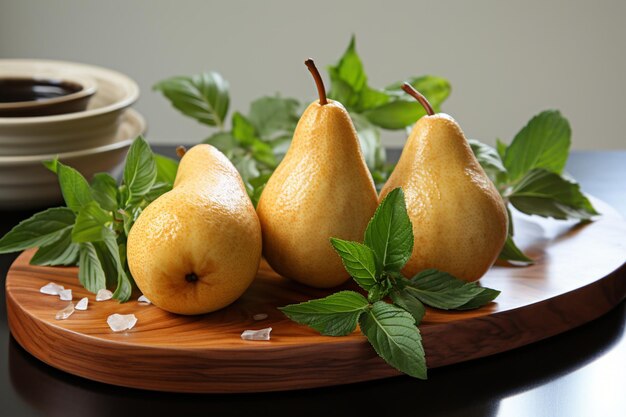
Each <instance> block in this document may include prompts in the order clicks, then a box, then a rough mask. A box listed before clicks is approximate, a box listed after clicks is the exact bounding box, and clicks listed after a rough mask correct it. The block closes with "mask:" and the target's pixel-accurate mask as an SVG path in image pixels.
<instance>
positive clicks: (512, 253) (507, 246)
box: [498, 235, 534, 264]
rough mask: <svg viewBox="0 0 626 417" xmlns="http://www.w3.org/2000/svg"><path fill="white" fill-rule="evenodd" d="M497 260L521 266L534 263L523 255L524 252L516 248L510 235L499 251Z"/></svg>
mask: <svg viewBox="0 0 626 417" xmlns="http://www.w3.org/2000/svg"><path fill="white" fill-rule="evenodd" d="M498 259H501V260H503V261H514V262H520V263H522V264H532V263H534V261H533V260H532V259H530V258H529V257H528V256H526V255H524V252H522V250H521V249H520V248H518V247H517V245H516V244H515V242H514V241H513V237H512V236H511V235H509V236H507V238H506V242H505V243H504V247H503V248H502V250H501V251H500V255H498Z"/></svg>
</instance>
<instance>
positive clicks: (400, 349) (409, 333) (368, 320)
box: [359, 301, 426, 379]
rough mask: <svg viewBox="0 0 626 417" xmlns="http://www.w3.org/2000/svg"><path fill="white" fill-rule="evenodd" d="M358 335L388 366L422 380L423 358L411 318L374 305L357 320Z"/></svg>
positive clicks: (380, 304)
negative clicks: (366, 341)
mask: <svg viewBox="0 0 626 417" xmlns="http://www.w3.org/2000/svg"><path fill="white" fill-rule="evenodd" d="M359 325H360V327H361V331H362V332H363V334H364V335H365V336H366V337H367V340H369V342H370V343H371V345H372V346H373V347H374V350H376V353H378V355H379V356H380V357H381V358H383V359H384V360H385V361H386V362H387V363H388V364H389V365H391V366H393V367H394V368H396V369H398V370H399V371H401V372H404V373H405V374H407V375H410V376H413V377H416V378H420V379H426V358H425V355H424V348H423V347H422V337H421V335H420V332H419V329H418V328H417V326H415V318H414V317H413V316H412V315H411V314H409V313H408V312H406V311H405V310H403V309H401V308H399V307H396V306H393V305H391V304H387V303H385V302H384V301H378V302H376V303H374V305H373V306H372V308H370V309H367V311H366V313H365V314H363V315H362V316H361V318H360V319H359Z"/></svg>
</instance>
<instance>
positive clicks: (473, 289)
mask: <svg viewBox="0 0 626 417" xmlns="http://www.w3.org/2000/svg"><path fill="white" fill-rule="evenodd" d="M405 290H406V291H407V292H409V293H410V294H411V295H412V296H414V297H416V298H417V299H419V300H420V301H422V302H423V303H425V304H427V305H429V306H432V307H436V308H440V309H442V310H453V309H458V308H460V307H461V306H463V305H467V304H468V303H469V302H470V301H472V300H475V299H477V298H478V297H479V296H481V294H483V293H484V292H485V291H487V292H489V293H490V294H492V291H494V290H491V289H490V288H483V287H480V286H478V284H476V283H475V282H465V281H462V280H460V279H458V278H455V277H454V276H452V275H450V274H448V273H446V272H441V271H438V270H436V269H426V270H424V271H422V272H420V273H419V274H417V275H416V276H414V277H413V278H411V280H410V283H407V286H406V287H405ZM496 295H497V294H496ZM484 298H485V297H484V295H482V296H481V298H480V299H484ZM489 301H491V300H489ZM474 304H477V302H474ZM478 307H480V305H479V306H478Z"/></svg>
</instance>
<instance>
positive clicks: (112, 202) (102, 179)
mask: <svg viewBox="0 0 626 417" xmlns="http://www.w3.org/2000/svg"><path fill="white" fill-rule="evenodd" d="M91 194H92V195H93V198H94V200H96V201H97V202H98V204H100V206H101V207H102V208H103V209H105V210H108V211H116V210H117V181H115V178H113V177H112V176H110V175H109V174H107V173H103V172H101V173H98V174H95V175H94V176H93V179H92V180H91Z"/></svg>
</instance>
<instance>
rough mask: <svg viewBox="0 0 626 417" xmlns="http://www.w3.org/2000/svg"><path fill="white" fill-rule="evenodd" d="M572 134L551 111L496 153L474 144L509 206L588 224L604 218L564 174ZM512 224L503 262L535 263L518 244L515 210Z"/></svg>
mask: <svg viewBox="0 0 626 417" xmlns="http://www.w3.org/2000/svg"><path fill="white" fill-rule="evenodd" d="M571 134H572V132H571V128H570V125H569V122H568V121H567V119H566V118H564V117H563V116H562V115H561V113H559V112H558V111H556V110H548V111H543V112H541V113H539V114H538V115H536V116H535V117H533V118H532V119H531V120H530V121H529V122H528V124H527V125H526V126H524V127H523V128H522V129H521V130H520V131H519V132H518V133H517V135H515V138H514V139H513V141H512V142H511V144H510V145H508V146H507V145H506V144H505V143H504V142H502V141H500V140H498V141H497V146H496V148H495V149H494V148H492V147H491V146H489V145H486V144H484V143H481V142H478V141H475V140H473V141H470V145H471V148H472V151H473V152H474V155H475V156H476V158H477V159H478V162H480V164H481V166H482V167H483V169H484V170H485V172H486V174H487V175H488V176H489V178H490V179H491V181H492V182H493V183H494V184H495V186H496V188H497V189H498V191H499V192H500V194H501V195H502V197H503V199H504V200H505V202H507V204H510V205H511V206H513V207H514V208H516V209H517V210H519V211H521V212H522V213H525V214H529V215H537V216H541V217H551V218H554V219H558V220H581V221H587V220H590V219H591V218H592V217H593V216H596V215H598V214H599V213H598V212H597V211H596V210H595V208H594V207H593V205H592V204H591V202H590V201H589V199H588V198H587V197H586V196H585V195H584V194H583V193H582V191H581V190H580V186H579V185H578V184H577V183H576V182H575V181H574V180H573V179H571V178H569V177H568V176H567V175H566V174H564V173H563V170H564V168H565V164H566V162H567V158H568V156H569V148H570V144H571ZM509 224H510V225H511V227H510V229H509V235H508V237H507V240H506V243H505V245H504V247H503V248H502V251H501V253H500V259H502V260H505V261H512V262H514V263H518V264H520V263H521V264H530V263H532V262H533V261H532V259H530V258H529V257H528V256H527V255H525V254H524V253H523V251H522V250H521V249H520V248H518V247H517V245H516V244H515V241H514V239H513V236H514V233H513V232H514V231H513V227H512V226H513V219H512V217H511V212H510V210H509Z"/></svg>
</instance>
